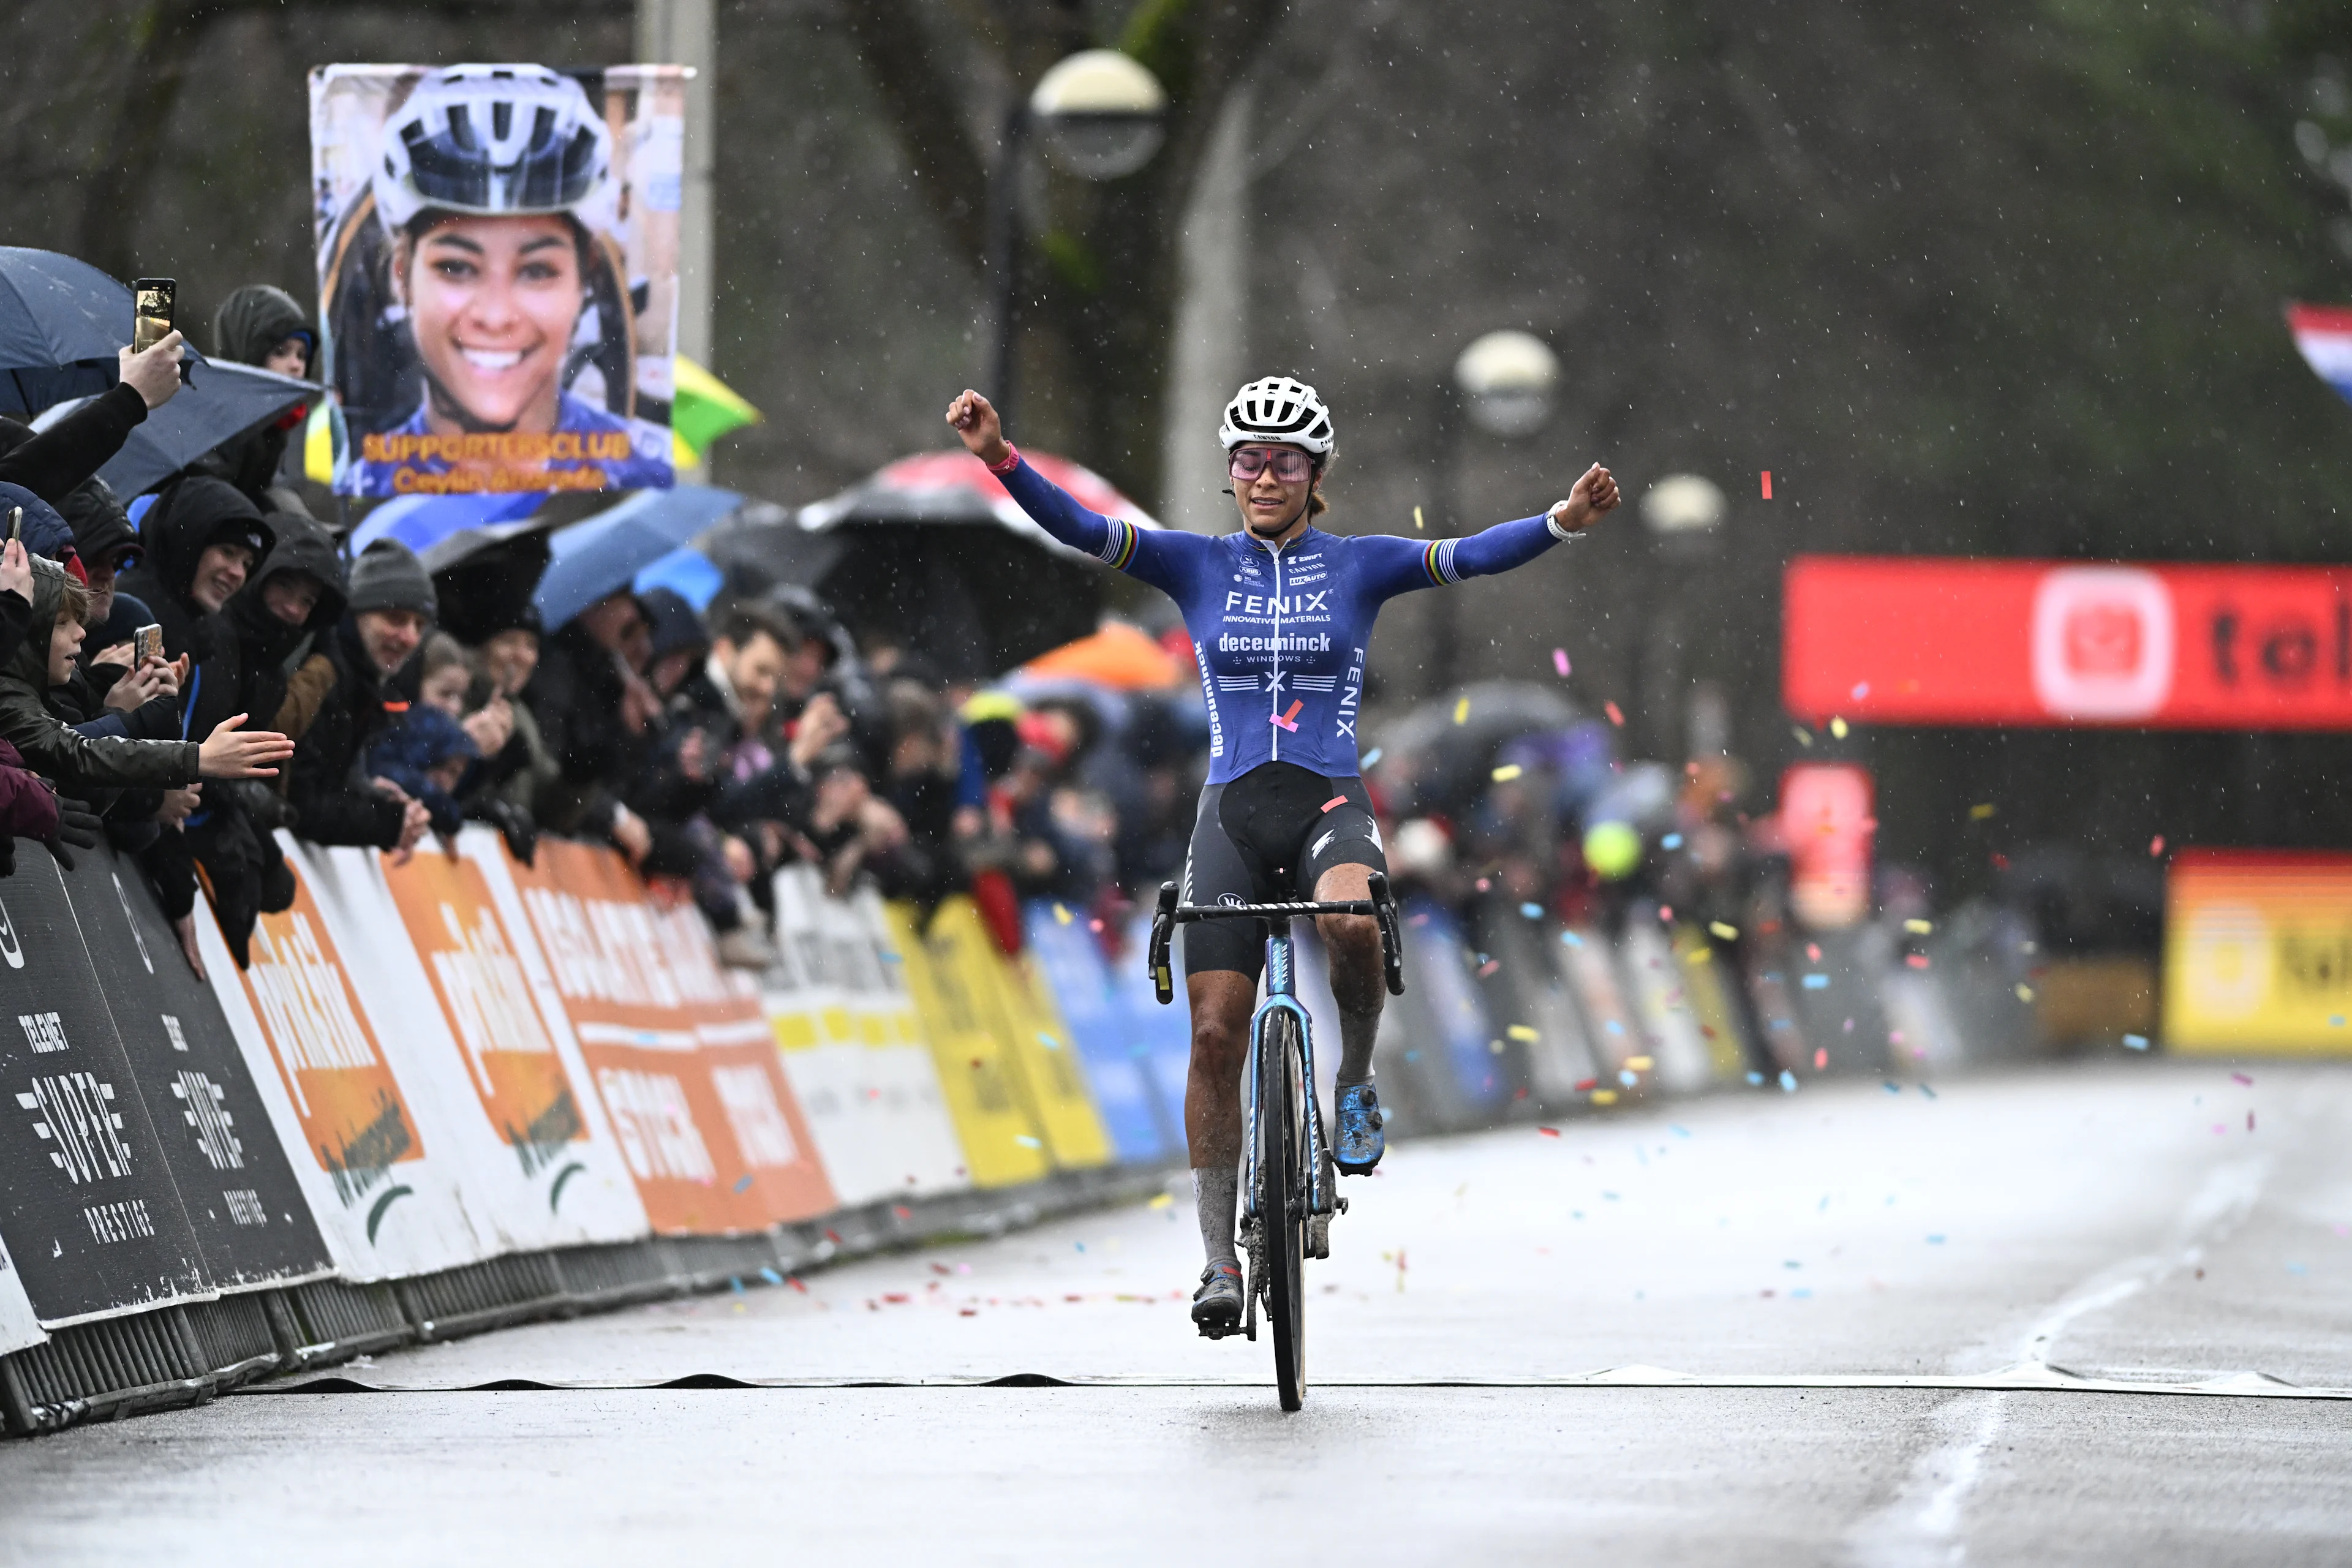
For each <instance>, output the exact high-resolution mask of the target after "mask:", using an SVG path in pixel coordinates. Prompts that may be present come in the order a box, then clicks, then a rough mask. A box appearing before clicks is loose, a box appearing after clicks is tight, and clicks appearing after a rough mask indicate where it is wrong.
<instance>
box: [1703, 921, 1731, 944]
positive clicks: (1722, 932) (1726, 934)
mask: <svg viewBox="0 0 2352 1568" xmlns="http://www.w3.org/2000/svg"><path fill="white" fill-rule="evenodd" d="M1706 929H1707V930H1708V931H1710V932H1712V933H1714V934H1715V935H1716V936H1717V937H1720V938H1721V939H1723V940H1724V941H1725V942H1738V940H1739V928H1738V926H1736V925H1733V924H1732V923H1731V922H1730V921H1707V922H1706Z"/></svg>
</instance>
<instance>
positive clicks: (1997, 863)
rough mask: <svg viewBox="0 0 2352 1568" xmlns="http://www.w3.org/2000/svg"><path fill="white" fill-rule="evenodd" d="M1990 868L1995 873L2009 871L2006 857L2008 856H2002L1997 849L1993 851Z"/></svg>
mask: <svg viewBox="0 0 2352 1568" xmlns="http://www.w3.org/2000/svg"><path fill="white" fill-rule="evenodd" d="M1992 868H1993V869H1994V870H1996V871H2006V870H2008V869H2009V857H2008V856H2006V855H2003V854H2002V853H2000V851H1999V850H1997V849H1996V850H1995V851H1993V857H1992Z"/></svg>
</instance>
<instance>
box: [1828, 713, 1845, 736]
mask: <svg viewBox="0 0 2352 1568" xmlns="http://www.w3.org/2000/svg"><path fill="white" fill-rule="evenodd" d="M1830 733H1831V734H1832V735H1835V736H1836V737H1837V738H1838V739H1839V740H1841V741H1843V740H1844V739H1845V721H1844V720H1843V719H1839V718H1836V717H1832V719H1831V720H1830Z"/></svg>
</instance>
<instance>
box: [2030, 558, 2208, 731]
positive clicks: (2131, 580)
mask: <svg viewBox="0 0 2352 1568" xmlns="http://www.w3.org/2000/svg"><path fill="white" fill-rule="evenodd" d="M2173 645H2174V637H2173V610H2172V592H2171V590H2170V589H2168V588H2167V587H2166V586H2165V584H2164V579H2163V578H2161V577H2159V576H2158V574H2155V573H2153V572H2144V571H2140V570H2138V569H2137V568H2135V567H2129V566H2060V567H2057V568H2055V569H2053V571H2051V572H2050V573H2049V574H2047V575H2046V576H2044V577H2043V578H2042V582H2041V584H2039V585H2038V586H2037V587H2036V588H2035V589H2034V592H2033V695H2034V696H2035V698H2036V699H2037V700H2040V702H2041V704H2042V708H2043V709H2044V710H2046V711H2048V712H2049V713H2050V714H2051V715H2052V716H2053V717H2054V718H2059V719H2094V720H2095V719H2107V720H2115V719H2146V718H2150V717H2152V716H2154V715H2155V714H2156V713H2157V712H2158V710H2161V709H2162V708H2163V707H2164V704H2165V702H2166V700H2168V698H2170V697H2171V695H2172V670H2173Z"/></svg>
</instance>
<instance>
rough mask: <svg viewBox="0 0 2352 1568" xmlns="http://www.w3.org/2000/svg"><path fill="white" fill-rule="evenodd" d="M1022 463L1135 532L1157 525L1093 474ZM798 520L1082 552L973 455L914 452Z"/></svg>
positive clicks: (1048, 463)
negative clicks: (948, 526) (882, 525)
mask: <svg viewBox="0 0 2352 1568" xmlns="http://www.w3.org/2000/svg"><path fill="white" fill-rule="evenodd" d="M1021 457H1022V460H1023V461H1024V462H1026V463H1027V464H1028V465H1029V466H1030V467H1031V468H1034V469H1036V470H1037V472H1038V473H1039V474H1041V475H1043V476H1044V477H1045V478H1046V479H1051V480H1053V481H1054V482H1055V484H1057V485H1059V486H1061V487H1062V488H1063V489H1066V490H1067V491H1069V492H1070V494H1071V495H1072V496H1073V497H1074V498H1076V500H1077V503H1078V504H1079V505H1080V506H1083V507H1086V508H1087V509H1088V510H1093V511H1098V512H1100V513H1102V514H1103V515H1104V516H1105V517H1115V518H1118V519H1120V520H1121V521H1126V522H1130V523H1133V524H1134V525H1135V526H1136V527H1138V528H1153V529H1156V528H1158V527H1159V526H1160V523H1159V521H1158V520H1157V519H1155V518H1154V517H1152V516H1151V514H1150V513H1149V512H1147V511H1145V510H1143V509H1142V508H1141V507H1139V506H1138V505H1136V504H1135V503H1134V502H1133V501H1131V500H1128V499H1127V498H1126V497H1125V496H1123V495H1121V494H1119V493H1118V491H1117V490H1116V489H1112V488H1111V485H1110V481H1109V480H1108V479H1104V478H1103V477H1102V476H1101V475H1100V474H1097V473H1096V472H1095V471H1094V470H1093V469H1091V468H1083V467H1081V466H1079V465H1078V464H1076V463H1074V462H1071V461H1070V460H1069V459H1068V458H1056V457H1055V456H1054V455H1053V454H1052V453H1050V452H1024V453H1022V454H1021ZM796 521H798V522H799V523H800V525H801V527H803V528H804V529H806V530H808V531H811V532H813V533H814V532H821V531H824V530H826V529H829V528H833V527H835V526H836V525H838V524H841V523H847V522H931V523H979V522H992V523H994V524H996V525H997V526H998V527H1000V528H1006V529H1010V530H1012V531H1013V532H1014V533H1017V534H1020V535H1021V536H1022V537H1023V538H1024V539H1027V540H1030V541H1033V542H1036V543H1039V544H1043V545H1045V546H1046V547H1047V548H1049V549H1052V550H1055V551H1058V552H1062V553H1064V554H1068V555H1076V554H1078V553H1079V552H1076V551H1073V550H1070V549H1069V548H1068V547H1067V546H1066V545H1064V544H1062V543H1061V542H1059V541H1057V540H1055V538H1054V537H1053V536H1052V535H1050V534H1048V533H1047V532H1046V531H1045V530H1044V529H1042V528H1040V527H1038V526H1037V525H1036V524H1035V523H1034V522H1033V521H1030V518H1029V514H1028V513H1027V512H1025V511H1023V510H1021V506H1020V503H1019V502H1017V501H1015V500H1013V497H1012V496H1011V495H1010V494H1008V493H1007V492H1006V490H1005V489H1004V487H1003V485H1002V484H1000V483H998V482H997V479H996V476H995V475H994V474H992V473H990V472H989V471H988V465H987V464H985V463H983V462H982V461H981V460H980V459H979V458H975V457H973V456H972V455H971V453H970V452H952V451H950V452H918V453H916V454H915V455H914V456H913V457H911V458H899V459H898V461H897V462H895V463H892V464H891V465H889V467H887V468H882V469H880V470H878V471H877V472H876V473H875V474H873V475H872V476H871V477H869V478H867V479H861V480H859V481H858V482H857V483H856V484H854V485H852V486H850V487H849V488H848V489H845V490H843V491H842V492H841V493H840V494H839V495H835V496H830V497H827V498H826V499H825V500H821V501H813V502H811V503H810V504H809V505H807V506H804V507H803V508H801V510H800V513H799V516H798V518H797V519H796Z"/></svg>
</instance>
